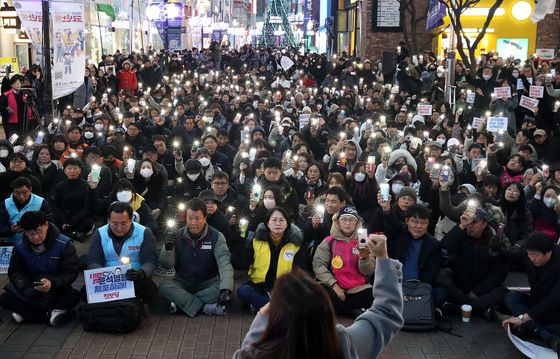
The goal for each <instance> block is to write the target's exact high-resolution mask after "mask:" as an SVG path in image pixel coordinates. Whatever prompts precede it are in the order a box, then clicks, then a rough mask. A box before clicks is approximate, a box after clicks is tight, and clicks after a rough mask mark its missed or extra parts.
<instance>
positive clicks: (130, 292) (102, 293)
mask: <svg viewBox="0 0 560 359" xmlns="http://www.w3.org/2000/svg"><path fill="white" fill-rule="evenodd" d="M129 269H130V264H127V265H120V266H114V267H105V268H98V269H90V270H86V271H84V281H85V283H86V293H87V301H88V303H90V304H91V303H101V302H111V301H114V300H120V299H126V298H134V297H135V296H136V295H135V292H134V282H132V281H129V280H127V279H126V275H125V273H126V271H127V270H129Z"/></svg>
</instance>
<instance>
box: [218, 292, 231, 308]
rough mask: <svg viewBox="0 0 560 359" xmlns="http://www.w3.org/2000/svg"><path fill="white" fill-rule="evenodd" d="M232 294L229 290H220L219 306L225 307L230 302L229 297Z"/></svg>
mask: <svg viewBox="0 0 560 359" xmlns="http://www.w3.org/2000/svg"><path fill="white" fill-rule="evenodd" d="M230 294H231V291H230V290H229V289H222V290H220V297H219V298H218V304H219V305H225V304H226V303H227V302H229V299H230V298H229V295H230Z"/></svg>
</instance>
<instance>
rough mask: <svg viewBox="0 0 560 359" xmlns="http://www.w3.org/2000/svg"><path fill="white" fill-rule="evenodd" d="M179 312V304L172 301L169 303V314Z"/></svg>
mask: <svg viewBox="0 0 560 359" xmlns="http://www.w3.org/2000/svg"><path fill="white" fill-rule="evenodd" d="M175 313H177V304H175V303H173V302H170V303H169V314H175Z"/></svg>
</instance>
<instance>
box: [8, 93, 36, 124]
mask: <svg viewBox="0 0 560 359" xmlns="http://www.w3.org/2000/svg"><path fill="white" fill-rule="evenodd" d="M4 96H6V97H7V98H8V107H9V108H11V109H12V110H14V113H13V114H12V115H11V116H10V119H9V120H8V122H9V123H19V118H18V108H17V101H16V96H15V94H14V90H9V91H6V92H4ZM23 102H27V101H26V100H25V97H24V98H23ZM32 116H33V115H32V113H31V108H27V118H28V119H31V117H32Z"/></svg>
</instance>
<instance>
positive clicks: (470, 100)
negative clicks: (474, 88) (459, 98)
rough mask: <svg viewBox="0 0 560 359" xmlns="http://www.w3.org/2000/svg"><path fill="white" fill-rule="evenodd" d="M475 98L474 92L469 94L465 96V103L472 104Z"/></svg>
mask: <svg viewBox="0 0 560 359" xmlns="http://www.w3.org/2000/svg"><path fill="white" fill-rule="evenodd" d="M475 96H476V93H474V92H469V93H468V94H467V103H474V98H475Z"/></svg>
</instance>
